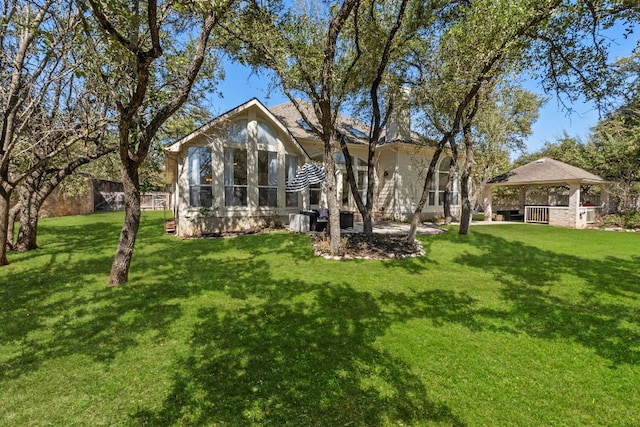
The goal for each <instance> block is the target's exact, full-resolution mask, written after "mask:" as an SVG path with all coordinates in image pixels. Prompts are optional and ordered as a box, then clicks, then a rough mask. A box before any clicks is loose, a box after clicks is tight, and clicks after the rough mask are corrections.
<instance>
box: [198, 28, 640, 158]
mask: <svg viewBox="0 0 640 427" xmlns="http://www.w3.org/2000/svg"><path fill="white" fill-rule="evenodd" d="M611 39H612V43H611V57H612V59H615V58H619V57H624V56H629V55H630V54H631V53H632V52H633V49H634V48H635V46H637V43H638V40H639V35H638V34H636V33H633V34H632V35H631V36H630V37H628V38H627V39H624V38H623V37H622V34H616V33H613V34H611ZM225 70H226V71H225V74H226V76H225V79H224V81H222V82H220V84H219V85H218V90H219V91H220V93H221V94H222V97H221V98H220V97H217V96H214V97H212V99H211V112H212V114H213V115H214V116H216V115H218V114H220V113H223V112H225V111H228V110H230V109H232V108H234V107H236V106H238V105H240V104H242V103H243V102H245V101H248V100H249V99H251V98H253V97H255V98H258V99H259V100H260V101H261V102H263V103H264V104H265V105H266V106H267V107H271V106H273V105H277V104H280V103H282V102H286V101H287V98H286V97H285V96H284V95H283V94H282V93H280V92H278V91H277V90H274V91H272V92H269V88H268V85H269V82H268V80H267V78H266V77H264V76H260V75H255V74H252V73H251V71H250V70H249V69H248V68H245V67H242V66H239V65H237V64H232V63H230V62H226V63H225ZM528 89H529V90H532V91H534V92H539V93H542V92H541V90H540V89H539V88H537V87H535V86H532V87H528ZM570 107H571V112H570V113H569V112H567V111H566V110H564V109H563V107H562V106H561V105H560V103H559V102H558V100H557V99H555V98H554V97H550V98H549V99H548V101H547V102H546V103H545V105H544V106H543V108H542V109H541V110H540V117H539V119H538V121H537V122H536V123H535V124H534V125H533V134H532V135H531V136H530V137H529V138H528V139H527V142H526V145H527V151H529V152H533V151H537V150H539V149H540V148H542V146H543V145H544V142H545V141H550V142H553V141H555V140H556V139H557V138H559V137H561V136H562V135H563V133H564V132H566V133H567V134H568V135H569V136H573V137H578V138H580V139H581V140H582V141H586V140H587V136H588V134H589V129H590V128H591V127H593V126H594V125H596V123H597V122H598V119H599V117H598V111H597V110H596V109H595V106H594V105H593V104H591V103H576V104H573V105H571V106H570Z"/></svg>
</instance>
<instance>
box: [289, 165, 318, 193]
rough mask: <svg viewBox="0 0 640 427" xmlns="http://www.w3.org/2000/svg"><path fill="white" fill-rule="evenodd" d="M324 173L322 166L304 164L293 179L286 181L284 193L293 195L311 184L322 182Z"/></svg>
mask: <svg viewBox="0 0 640 427" xmlns="http://www.w3.org/2000/svg"><path fill="white" fill-rule="evenodd" d="M325 176H326V174H325V172H324V168H323V167H322V166H319V165H316V164H315V163H305V164H304V165H302V167H301V168H300V170H299V171H298V173H297V174H296V176H295V178H293V179H292V180H290V181H287V185H286V191H287V192H288V193H295V192H296V191H302V190H304V189H305V188H307V187H308V186H309V185H311V184H318V183H321V182H322V181H324V179H325Z"/></svg>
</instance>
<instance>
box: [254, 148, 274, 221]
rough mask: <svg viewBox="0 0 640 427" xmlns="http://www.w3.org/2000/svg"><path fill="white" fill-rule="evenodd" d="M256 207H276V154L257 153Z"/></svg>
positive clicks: (271, 152)
mask: <svg viewBox="0 0 640 427" xmlns="http://www.w3.org/2000/svg"><path fill="white" fill-rule="evenodd" d="M258 205H259V206H268V207H273V208H275V207H278V153H276V152H273V151H263V150H260V151H258Z"/></svg>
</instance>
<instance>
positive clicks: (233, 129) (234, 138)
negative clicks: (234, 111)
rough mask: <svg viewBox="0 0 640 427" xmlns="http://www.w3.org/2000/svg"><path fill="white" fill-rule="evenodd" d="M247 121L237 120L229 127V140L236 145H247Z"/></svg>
mask: <svg viewBox="0 0 640 427" xmlns="http://www.w3.org/2000/svg"><path fill="white" fill-rule="evenodd" d="M247 123H248V122H247V120H245V119H242V120H236V121H235V122H233V123H231V124H230V125H229V126H227V140H228V141H229V142H233V143H236V144H246V143H247V138H248V134H247Z"/></svg>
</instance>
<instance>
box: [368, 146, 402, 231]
mask: <svg viewBox="0 0 640 427" xmlns="http://www.w3.org/2000/svg"><path fill="white" fill-rule="evenodd" d="M397 169H398V165H397V156H396V151H395V150H393V149H380V154H379V155H378V163H377V168H376V172H377V183H376V184H377V185H376V190H377V192H376V200H375V207H376V208H375V212H374V214H375V218H376V219H385V218H393V217H394V214H395V211H396V203H397V196H396V192H397V179H396V177H397V175H398V171H397Z"/></svg>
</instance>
